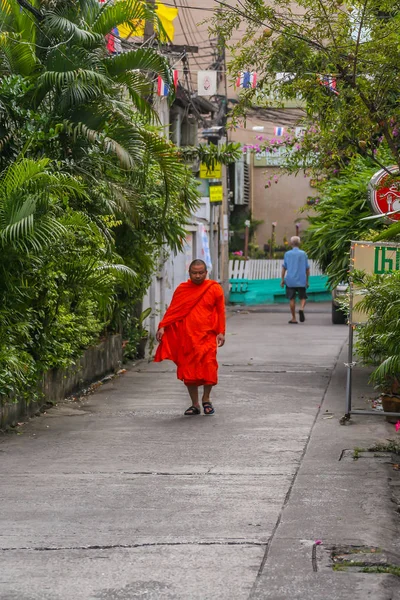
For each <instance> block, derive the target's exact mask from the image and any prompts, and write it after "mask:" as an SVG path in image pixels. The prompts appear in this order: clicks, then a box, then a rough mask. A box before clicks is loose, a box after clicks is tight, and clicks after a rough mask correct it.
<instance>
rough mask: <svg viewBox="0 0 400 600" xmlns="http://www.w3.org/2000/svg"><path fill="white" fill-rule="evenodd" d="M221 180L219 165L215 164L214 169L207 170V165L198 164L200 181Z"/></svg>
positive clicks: (220, 167) (220, 166)
mask: <svg viewBox="0 0 400 600" xmlns="http://www.w3.org/2000/svg"><path fill="white" fill-rule="evenodd" d="M221 178H222V165H221V163H215V164H214V168H213V169H211V168H209V169H207V165H205V164H204V163H200V179H221Z"/></svg>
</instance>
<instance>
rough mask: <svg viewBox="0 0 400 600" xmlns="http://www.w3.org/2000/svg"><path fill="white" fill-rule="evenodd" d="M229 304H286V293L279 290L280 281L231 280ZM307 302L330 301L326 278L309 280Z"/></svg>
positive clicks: (317, 276)
mask: <svg viewBox="0 0 400 600" xmlns="http://www.w3.org/2000/svg"><path fill="white" fill-rule="evenodd" d="M230 284H231V291H230V294H229V302H231V303H232V304H244V305H247V306H254V305H257V304H280V303H284V302H288V300H287V298H286V291H285V289H284V288H281V279H280V278H279V279H254V280H250V279H231V280H230ZM307 296H308V301H309V302H326V301H329V300H331V293H330V290H329V286H328V278H327V277H325V276H324V275H313V276H311V277H310V279H309V287H308V289H307Z"/></svg>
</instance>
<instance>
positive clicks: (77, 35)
mask: <svg viewBox="0 0 400 600" xmlns="http://www.w3.org/2000/svg"><path fill="white" fill-rule="evenodd" d="M41 26H42V27H43V28H44V29H45V30H46V32H47V34H48V35H50V36H52V37H56V38H58V39H59V40H60V41H62V40H63V39H71V40H72V41H74V42H76V43H79V44H82V45H84V46H89V47H90V46H95V45H97V44H99V43H101V41H102V37H103V36H102V35H101V34H100V33H96V32H92V31H89V30H88V29H82V28H80V27H78V25H76V24H75V23H74V22H73V21H71V20H70V19H68V18H66V17H64V16H63V15H62V14H59V13H57V12H51V11H49V12H47V13H46V14H45V17H44V20H43V21H42V24H41Z"/></svg>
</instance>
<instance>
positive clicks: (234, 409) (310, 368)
mask: <svg viewBox="0 0 400 600" xmlns="http://www.w3.org/2000/svg"><path fill="white" fill-rule="evenodd" d="M239 310H240V312H238V311H237V310H234V311H232V313H231V315H230V318H229V321H228V335H227V343H226V345H225V347H224V348H222V349H221V351H220V354H219V361H220V384H219V386H218V388H216V390H215V394H214V402H215V407H216V411H217V414H216V415H215V416H213V417H205V416H203V415H202V416H196V417H191V418H188V417H183V416H182V413H183V411H184V409H185V408H187V407H188V406H189V404H190V403H189V401H188V398H187V395H186V392H185V390H184V388H183V385H182V384H181V382H178V381H177V380H176V377H175V369H174V366H173V365H172V364H170V363H166V362H165V363H161V364H154V363H147V362H145V361H141V362H139V363H137V364H136V365H135V366H133V367H132V368H130V369H129V370H128V372H127V373H126V374H125V375H123V376H121V377H119V378H117V379H115V380H113V381H112V382H110V383H108V384H106V385H104V386H102V387H101V388H100V389H99V390H98V391H97V392H96V393H95V394H94V395H93V396H90V397H88V398H85V399H83V401H81V402H79V403H76V402H75V403H72V402H71V403H65V404H61V405H59V406H57V407H55V408H53V409H51V410H49V411H48V412H47V413H46V414H45V415H43V416H41V417H40V418H37V419H34V420H33V421H31V422H30V423H28V424H26V425H24V426H22V427H21V428H20V429H19V432H20V433H21V435H19V436H17V435H11V434H10V435H6V436H3V438H0V440H1V443H0V461H1V462H0V478H1V479H0V481H1V499H2V502H1V506H2V510H1V513H0V552H1V563H0V564H1V567H0V569H1V575H0V598H1V600H88V599H90V600H92V599H104V600H129V599H131V598H141V599H146V600H147V599H156V598H168V599H173V598H179V599H181V598H182V599H192V598H193V599H200V600H203V599H204V600H208V599H211V598H212V599H219V598H221V599H225V598H226V599H228V598H229V599H238V600H239V599H247V598H257V599H258V598H269V599H273V600H280V599H285V600H286V599H287V600H292V599H297V598H298V599H304V600H306V599H307V600H309V599H315V600H330V599H332V600H334V599H342V598H343V599H344V598H351V599H352V600H358V599H360V600H361V599H364V598H371V599H374V600H390V599H395V598H397V597H400V596H396V594H397V593H398V592H397V587H398V579H397V578H396V577H394V576H393V575H387V574H375V573H368V574H364V573H360V572H358V571H356V570H354V569H348V570H347V571H346V572H340V571H339V572H338V571H334V570H333V568H332V564H333V562H332V554H335V552H336V553H338V552H339V550H340V551H341V552H342V551H343V549H344V548H346V547H350V546H352V547H354V546H358V547H362V548H366V547H367V546H369V547H373V548H374V549H375V548H379V549H384V550H385V552H389V553H391V554H390V556H391V564H394V563H395V561H396V560H397V558H396V557H397V556H398V554H399V547H398V546H399V543H398V541H397V540H398V515H397V514H396V512H395V506H394V504H393V502H391V494H392V491H391V490H392V487H391V485H390V484H395V483H396V481H397V480H396V479H395V477H396V473H395V472H394V470H393V468H392V465H391V462H390V460H389V459H388V458H387V457H386V458H385V457H383V458H380V459H374V458H373V457H372V456H370V455H365V457H364V455H363V457H362V458H360V459H359V460H358V461H354V460H353V448H354V447H356V446H358V447H362V448H367V447H369V446H370V445H371V443H373V442H374V441H377V440H379V439H380V440H382V439H383V440H384V439H386V438H388V437H394V436H395V433H394V427H393V425H389V424H387V423H386V422H385V421H384V419H383V418H381V417H357V419H356V418H354V419H353V420H352V421H351V423H350V424H349V425H347V426H345V427H342V426H340V425H339V423H338V420H339V417H340V416H341V415H342V414H343V412H344V375H345V369H344V366H343V362H344V361H345V354H344V352H345V341H346V335H347V329H346V327H343V326H333V325H331V323H330V314H329V306H328V305H318V304H317V305H311V304H310V305H309V307H308V312H307V315H306V316H307V320H306V323H304V324H299V325H297V326H290V325H288V324H287V321H288V312H287V307H284V306H277V307H269V308H258V309H257V308H254V309H252V310H245V309H239ZM339 355H340V358H339V360H338V357H339ZM336 364H337V366H336V368H335V365H336ZM371 394H372V392H371V390H370V389H368V388H367V387H366V385H365V373H363V372H361V371H360V370H358V371H357V370H356V372H355V398H356V400H355V402H356V403H357V402H359V403H361V404H364V405H365V404H366V400H367V399H368V396H369V395H371ZM317 539H319V540H321V541H322V544H321V545H318V546H316V545H315V543H314V542H315V540H317ZM335 548H336V550H335ZM396 586H397V587H396Z"/></svg>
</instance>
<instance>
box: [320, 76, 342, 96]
mask: <svg viewBox="0 0 400 600" xmlns="http://www.w3.org/2000/svg"><path fill="white" fill-rule="evenodd" d="M318 81H319V83H320V84H321V85H323V86H324V87H326V88H327V89H328V90H329V91H330V92H333V93H334V94H336V96H339V92H338V91H337V89H336V77H332V76H331V75H320V76H319V77H318Z"/></svg>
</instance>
